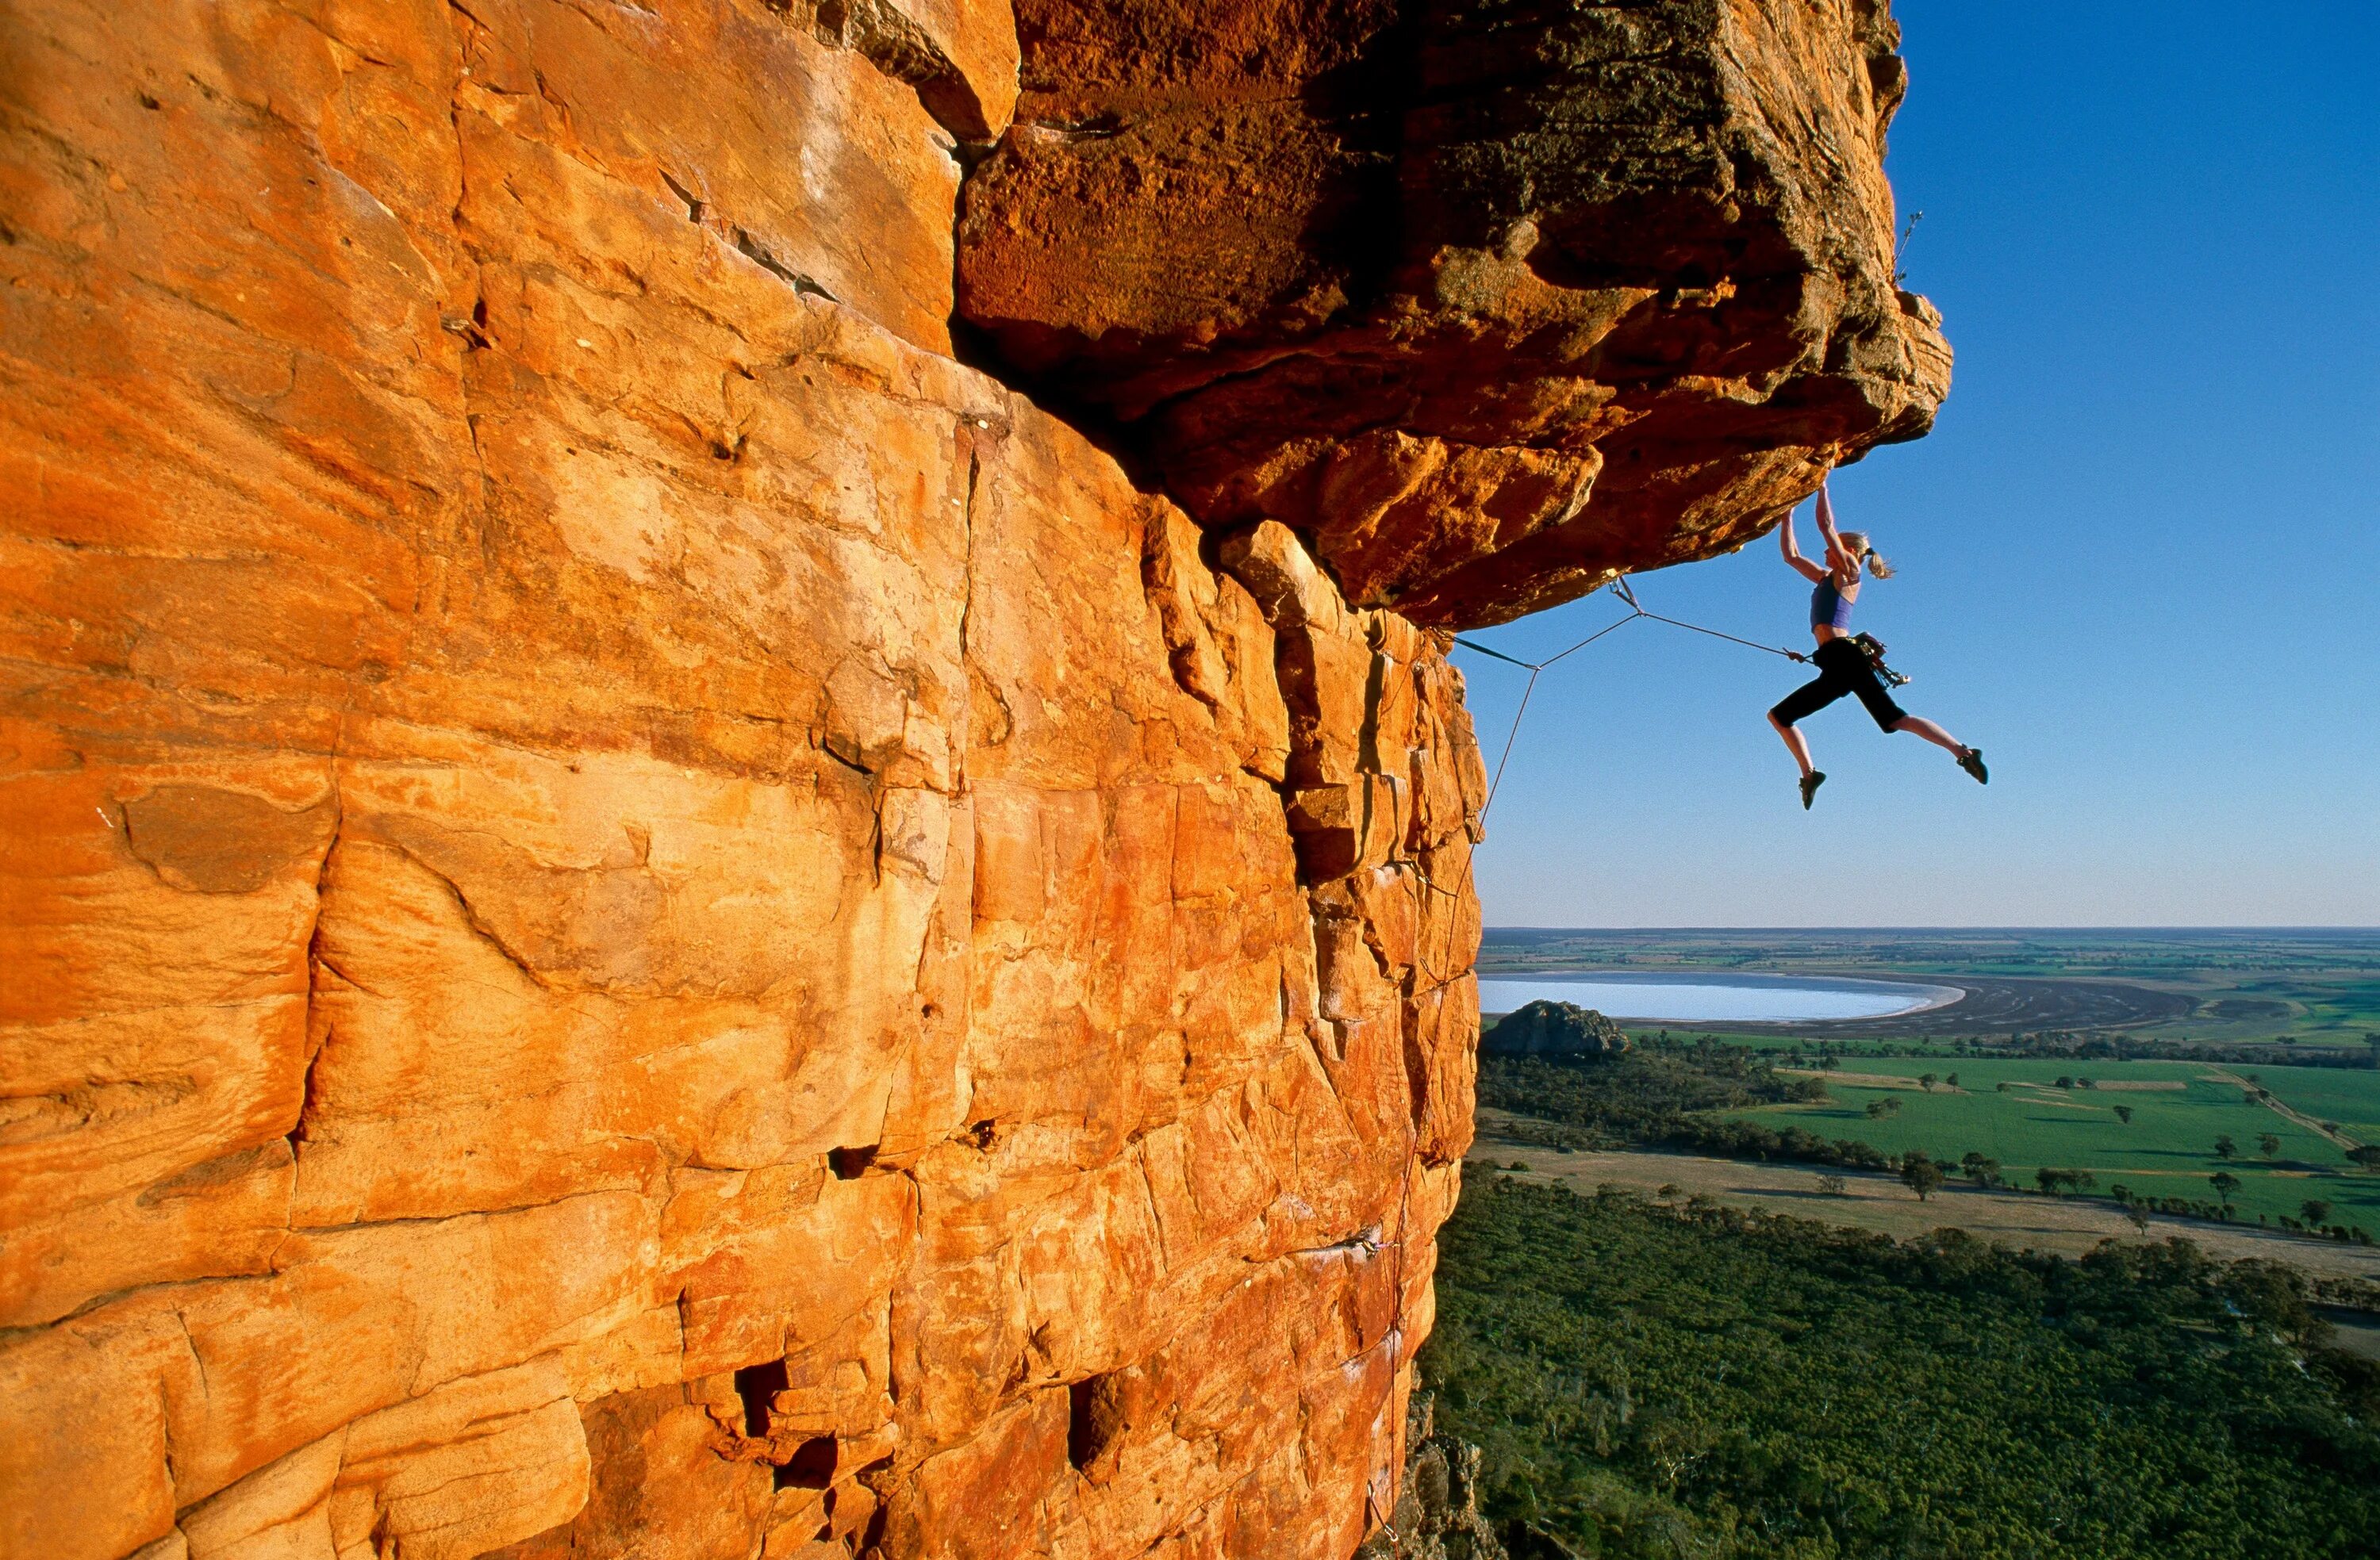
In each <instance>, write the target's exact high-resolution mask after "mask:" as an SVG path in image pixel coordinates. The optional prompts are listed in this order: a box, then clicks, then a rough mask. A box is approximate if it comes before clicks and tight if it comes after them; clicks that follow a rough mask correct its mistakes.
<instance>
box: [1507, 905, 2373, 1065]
mask: <svg viewBox="0 0 2380 1560" xmlns="http://www.w3.org/2000/svg"><path fill="white" fill-rule="evenodd" d="M1480 968H1481V970H1482V972H1483V973H1491V974H1492V973H1514V972H1519V971H1524V970H1550V969H1591V970H1616V971H1626V972H1632V973H1659V972H1673V973H1680V974H1686V973H1694V972H1698V971H1722V972H1733V973H1754V972H1757V973H1772V974H1808V975H1855V976H1867V977H1871V978H1889V977H1892V976H1912V977H1925V978H1927V979H1930V980H1935V981H1939V982H1941V983H1943V984H1947V985H1956V986H1961V987H1962V988H1964V989H1965V990H1966V991H1967V992H1968V996H1967V998H1965V999H1964V1000H1963V1001H1961V1002H1958V1003H1955V1004H1952V1005H1951V1006H1949V1007H1945V1008H1939V1009H1936V1010H1932V1011H1931V1012H1927V1013H1920V1014H1913V1015H1908V1016H1905V1017H1901V1018H1894V1019H1869V1020H1852V1021H1846V1022H1839V1023H1828V1024H1796V1025H1791V1026H1790V1027H1789V1028H1783V1029H1779V1030H1775V1031H1771V1032H1770V1033H1772V1034H1792V1035H1795V1036H1797V1037H1801V1038H1805V1039H1816V1038H1825V1039H1833V1040H1840V1041H1850V1042H1871V1043H1877V1044H1894V1043H1902V1044H1905V1043H1910V1042H1916V1043H1931V1044H1949V1043H1954V1042H1970V1043H1982V1042H1989V1041H1992V1040H1994V1039H1999V1040H2005V1039H2006V1038H2007V1037H2008V1036H2009V1035H2010V1034H2017V1033H2038V1032H2042V1031H2065V1032H2078V1031H2095V1032H2104V1033H2107V1034H2121V1035H2125V1036H2128V1037H2131V1038H2132V1039H2135V1040H2150V1041H2159V1042H2168V1043H2173V1044H2181V1043H2189V1044H2193V1045H2206V1046H2240V1045H2254V1046H2268V1045H2269V1046H2275V1047H2276V1048H2277V1051H2285V1050H2286V1049H2287V1047H2288V1046H2306V1047H2322V1048H2325V1049H2328V1050H2338V1051H2348V1052H2354V1051H2358V1050H2361V1049H2362V1047H2363V1046H2365V1045H2366V1044H2367V1043H2368V1041H2367V1036H2370V1035H2374V1034H2380V932H2374V931H2358V930H2326V929H2325V930H2287V929H2255V930H2239V931H2230V930H2208V931H2196V930H2156V931H2126V930H2115V931H2070V930H2040V929H2011V930H1991V929H1964V928H1962V929H1956V930H1934V931H1925V930H1914V931H1861V930H1848V931H1826V930H1787V931H1761V930H1736V929H1726V930H1685V931H1668V930H1642V931H1607V930H1579V931H1571V930H1560V929H1550V928H1534V927H1494V928H1490V929H1489V930H1488V933H1487V937H1486V942H1485V945H1484V947H1483V948H1482V950H1481V956H1480Z"/></svg>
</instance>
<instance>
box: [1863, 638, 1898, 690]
mask: <svg viewBox="0 0 2380 1560" xmlns="http://www.w3.org/2000/svg"><path fill="white" fill-rule="evenodd" d="M1852 645H1854V646H1855V647H1858V649H1859V653H1860V654H1862V655H1864V656H1865V657H1866V658H1867V664H1868V665H1869V666H1871V667H1873V668H1874V669H1875V670H1876V675H1877V676H1878V677H1881V678H1883V679H1884V681H1885V683H1886V684H1887V685H1888V686H1889V687H1895V688H1903V687H1907V686H1908V685H1909V679H1908V677H1907V676H1906V675H1904V674H1903V673H1901V672H1898V671H1893V670H1892V668H1890V667H1888V666H1887V665H1885V664H1884V641H1883V640H1881V639H1879V638H1877V637H1876V635H1873V634H1854V635H1852Z"/></svg>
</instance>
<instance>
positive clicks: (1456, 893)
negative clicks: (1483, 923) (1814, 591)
mask: <svg viewBox="0 0 2380 1560" xmlns="http://www.w3.org/2000/svg"><path fill="white" fill-rule="evenodd" d="M1609 588H1610V589H1611V590H1612V591H1613V592H1614V593H1615V594H1616V595H1618V596H1619V598H1620V599H1621V600H1622V601H1625V602H1627V603H1628V615H1627V616H1626V617H1624V618H1621V619H1620V620H1619V621H1618V622H1617V623H1605V624H1604V625H1603V626H1602V627H1601V628H1598V629H1597V630H1596V631H1595V632H1594V633H1592V634H1590V635H1587V636H1586V637H1585V638H1584V639H1582V640H1580V641H1579V642H1578V643H1577V644H1575V645H1573V646H1571V647H1569V648H1568V649H1566V650H1563V651H1561V652H1560V653H1559V654H1557V655H1550V656H1548V657H1547V658H1546V659H1543V660H1523V659H1521V658H1520V657H1518V656H1508V655H1506V654H1505V653H1504V652H1503V651H1501V650H1491V649H1489V648H1488V647H1487V646H1485V645H1481V644H1477V643H1475V642H1474V641H1472V640H1469V639H1465V638H1463V636H1462V635H1459V634H1458V635H1455V636H1454V642H1455V643H1456V644H1458V645H1460V646H1462V647H1463V648H1464V649H1466V650H1475V651H1476V652H1478V653H1479V654H1480V655H1483V656H1489V657H1492V658H1494V659H1497V660H1500V661H1502V662H1504V663H1505V664H1506V665H1508V666H1517V667H1519V668H1521V669H1522V670H1523V671H1526V672H1527V673H1528V674H1529V680H1528V682H1527V683H1524V685H1523V686H1522V688H1521V702H1520V705H1519V707H1517V708H1515V709H1514V710H1513V711H1512V729H1511V730H1509V731H1507V732H1505V733H1504V751H1503V752H1502V753H1501V754H1500V755H1498V756H1497V759H1496V773H1495V775H1494V777H1493V778H1492V779H1490V780H1488V794H1487V796H1486V797H1485V798H1484V799H1483V800H1482V801H1481V802H1480V804H1479V822H1480V824H1481V826H1482V828H1485V826H1486V824H1487V822H1488V810H1489V809H1490V808H1492V807H1494V806H1495V805H1496V793H1497V792H1499V791H1500V790H1502V789H1503V785H1504V767H1505V766H1506V765H1507V764H1510V763H1511V762H1512V744H1514V743H1516V742H1518V741H1519V740H1520V736H1521V721H1522V720H1524V718H1525V717H1526V716H1527V715H1528V713H1529V697H1530V695H1533V694H1535V693H1536V691H1537V679H1538V678H1539V677H1541V676H1543V675H1544V674H1545V672H1546V670H1547V669H1548V667H1551V666H1552V665H1554V664H1555V663H1556V662H1557V661H1560V660H1564V659H1568V658H1569V657H1572V656H1574V655H1576V654H1577V653H1578V652H1579V651H1581V650H1584V649H1585V648H1586V647H1588V646H1589V645H1592V644H1594V643H1595V642H1596V641H1597V640H1598V639H1600V638H1602V637H1603V636H1604V635H1607V634H1612V633H1616V632H1617V631H1619V630H1621V629H1623V628H1625V627H1627V626H1628V625H1629V624H1630V623H1634V622H1635V621H1636V620H1637V619H1639V618H1645V619H1648V620H1650V621H1651V622H1654V623H1668V624H1669V625H1670V627H1672V628H1683V629H1689V630H1691V631H1693V632H1694V633H1696V634H1707V635H1710V636H1711V637H1712V638H1714V639H1724V640H1726V641H1728V642H1729V643H1730V644H1731V645H1743V646H1745V647H1748V648H1751V649H1755V650H1766V651H1767V652H1768V653H1769V654H1770V655H1772V656H1783V657H1784V658H1785V659H1787V660H1791V661H1806V660H1808V659H1810V658H1809V657H1807V656H1805V655H1803V653H1802V652H1801V651H1799V650H1789V649H1785V648H1783V647H1780V646H1777V645H1764V644H1762V643H1760V642H1759V641H1758V640H1756V639H1743V638H1739V637H1737V636H1736V635H1732V634H1722V633H1720V632H1719V631H1718V629H1716V628H1705V627H1704V626H1703V625H1702V624H1701V623H1687V622H1686V621H1685V620H1683V619H1682V618H1671V617H1664V616H1662V615H1661V614H1660V613H1658V612H1656V611H1647V610H1646V608H1645V604H1644V603H1643V602H1642V601H1639V600H1637V599H1636V593H1635V592H1634V591H1633V590H1632V589H1630V588H1629V587H1628V580H1627V577H1626V576H1625V575H1622V576H1621V577H1620V578H1617V579H1614V580H1613V581H1611V583H1610V587H1609ZM1477 855H1478V846H1477V843H1476V842H1474V844H1473V847H1472V851H1471V853H1469V854H1466V855H1465V856H1464V857H1463V887H1462V888H1459V889H1441V888H1439V886H1438V885H1437V884H1435V883H1433V882H1431V881H1429V880H1428V879H1427V877H1425V878H1423V879H1421V884H1422V887H1424V888H1426V889H1429V890H1430V891H1431V892H1433V893H1439V894H1444V895H1446V896H1447V897H1448V898H1449V899H1451V900H1453V901H1455V902H1456V904H1457V906H1458V907H1459V906H1460V905H1461V903H1462V901H1463V894H1464V893H1465V892H1466V891H1468V890H1469V889H1470V887H1471V869H1472V864H1473V863H1474V862H1475V860H1476V859H1477ZM1456 930H1457V927H1456V925H1455V923H1454V922H1453V921H1452V920H1451V918H1450V919H1449V921H1448V923H1447V927H1446V958H1447V959H1449V960H1451V959H1452V958H1453V957H1454V937H1455V933H1456ZM1424 954H1425V957H1424V959H1423V963H1422V973H1424V974H1425V975H1427V976H1429V977H1430V986H1429V992H1436V991H1441V990H1444V989H1445V988H1446V987H1447V986H1451V985H1452V984H1453V983H1454V980H1455V978H1456V977H1454V976H1451V975H1450V976H1446V977H1443V978H1441V977H1439V975H1438V974H1437V973H1436V972H1434V971H1432V970H1431V969H1430V968H1429V965H1428V960H1427V949H1424ZM1422 995H1425V996H1427V995H1428V992H1425V993H1422Z"/></svg>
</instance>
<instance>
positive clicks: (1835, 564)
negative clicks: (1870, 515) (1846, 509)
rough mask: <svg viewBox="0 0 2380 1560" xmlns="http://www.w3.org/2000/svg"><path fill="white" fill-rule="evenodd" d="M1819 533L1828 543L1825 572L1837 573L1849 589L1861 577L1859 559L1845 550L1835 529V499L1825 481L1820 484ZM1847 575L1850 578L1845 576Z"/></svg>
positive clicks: (1841, 539)
mask: <svg viewBox="0 0 2380 1560" xmlns="http://www.w3.org/2000/svg"><path fill="white" fill-rule="evenodd" d="M1818 535H1819V536H1820V537H1822V538H1825V539H1826V543H1827V566H1826V569H1825V570H1824V572H1825V573H1827V574H1833V575H1835V576H1836V578H1837V579H1838V581H1839V582H1840V583H1842V584H1843V585H1844V587H1845V588H1846V589H1848V588H1849V587H1850V586H1851V584H1852V583H1853V582H1856V581H1857V580H1858V578H1859V561H1858V560H1857V559H1855V558H1853V557H1852V555H1851V554H1850V553H1848V552H1846V551H1844V550H1843V538H1842V537H1841V536H1840V535H1839V534H1838V533H1837V532H1836V530H1835V501H1834V499H1833V498H1832V497H1831V496H1829V495H1828V492H1827V485H1826V484H1825V483H1824V482H1821V483H1819V484H1818ZM1846 575H1848V576H1849V578H1848V579H1846V578H1845V577H1844V576H1846Z"/></svg>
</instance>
